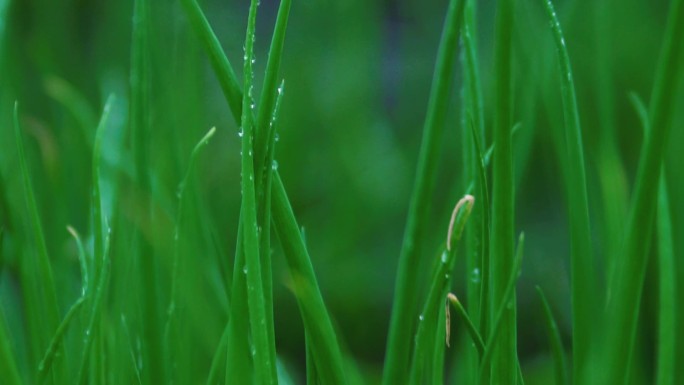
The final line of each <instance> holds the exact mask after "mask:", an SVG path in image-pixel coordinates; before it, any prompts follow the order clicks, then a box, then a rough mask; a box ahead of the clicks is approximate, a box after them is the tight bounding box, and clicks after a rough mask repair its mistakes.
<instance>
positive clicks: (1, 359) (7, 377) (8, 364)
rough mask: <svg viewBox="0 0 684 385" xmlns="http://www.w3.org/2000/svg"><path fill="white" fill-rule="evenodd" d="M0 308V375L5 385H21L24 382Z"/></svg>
mask: <svg viewBox="0 0 684 385" xmlns="http://www.w3.org/2000/svg"><path fill="white" fill-rule="evenodd" d="M4 318H5V317H4V314H3V311H2V308H0V373H2V374H3V375H2V378H3V381H5V382H4V383H5V384H7V385H22V384H23V383H24V382H23V381H22V379H21V376H20V375H19V368H18V367H17V360H16V358H15V353H14V352H13V351H12V346H11V343H10V339H9V336H8V334H7V332H6V331H5V327H6V325H5V320H4Z"/></svg>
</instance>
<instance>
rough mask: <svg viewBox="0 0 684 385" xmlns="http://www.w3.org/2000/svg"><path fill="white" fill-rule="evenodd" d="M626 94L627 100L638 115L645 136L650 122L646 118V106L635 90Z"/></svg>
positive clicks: (649, 130)
mask: <svg viewBox="0 0 684 385" xmlns="http://www.w3.org/2000/svg"><path fill="white" fill-rule="evenodd" d="M628 96H629V102H630V103H632V107H634V111H636V113H637V116H638V117H639V123H641V128H642V130H643V134H644V137H645V136H646V135H648V133H649V132H651V122H649V120H648V108H647V107H646V104H644V101H643V100H642V99H641V98H640V97H639V95H638V94H636V93H635V92H630V93H629V95H628Z"/></svg>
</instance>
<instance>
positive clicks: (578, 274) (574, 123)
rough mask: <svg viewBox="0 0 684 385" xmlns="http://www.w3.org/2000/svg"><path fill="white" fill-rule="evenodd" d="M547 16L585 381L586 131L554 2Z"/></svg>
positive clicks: (589, 292)
mask: <svg viewBox="0 0 684 385" xmlns="http://www.w3.org/2000/svg"><path fill="white" fill-rule="evenodd" d="M544 4H545V8H546V13H547V16H548V18H549V21H550V24H551V30H552V32H553V37H554V41H555V43H556V49H557V51H558V59H559V64H560V73H561V94H562V97H563V108H564V112H563V114H564V116H565V138H566V142H567V151H568V153H567V163H566V164H567V165H568V170H567V172H565V173H563V175H564V176H566V178H567V181H566V183H565V186H566V188H567V189H568V191H567V194H566V195H567V198H568V214H569V216H570V245H571V247H570V260H571V280H572V283H571V288H572V326H573V331H572V351H573V360H572V362H573V377H574V378H583V377H584V373H583V372H584V371H585V370H586V364H587V360H588V357H589V354H590V352H591V349H592V347H591V344H592V341H594V337H593V334H594V329H595V318H596V315H595V313H596V312H595V310H596V309H595V308H596V307H595V306H594V298H596V293H597V291H596V277H595V272H594V268H593V266H594V259H593V257H592V255H593V251H592V246H591V230H590V226H589V198H588V197H587V180H586V172H585V165H584V150H583V144H582V130H581V128H580V120H579V112H578V109H577V97H576V95H575V85H574V79H573V76H572V69H571V66H570V58H569V56H568V51H567V48H566V46H565V38H564V37H563V31H562V30H561V26H560V23H559V22H558V17H556V11H555V10H554V8H553V4H552V3H551V0H544Z"/></svg>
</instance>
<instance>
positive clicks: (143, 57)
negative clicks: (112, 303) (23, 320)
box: [130, 0, 166, 382]
mask: <svg viewBox="0 0 684 385" xmlns="http://www.w3.org/2000/svg"><path fill="white" fill-rule="evenodd" d="M151 4H152V2H151V1H150V0H135V1H134V10H133V31H132V47H131V70H130V73H131V74H130V87H131V92H130V94H131V96H130V137H131V150H132V155H133V163H134V165H135V170H134V182H135V184H136V187H137V188H138V189H139V191H140V192H141V193H140V203H141V207H142V209H141V213H139V214H138V215H137V217H136V218H135V223H134V228H133V230H132V238H133V239H132V241H133V244H134V245H135V247H134V250H133V257H132V258H133V259H134V260H136V264H137V268H136V270H137V271H136V273H137V275H138V280H139V285H140V288H141V291H142V293H141V295H140V307H139V309H140V310H139V311H140V317H141V319H142V339H143V340H144V341H145V343H144V344H142V353H143V361H144V366H145V367H146V368H147V370H144V371H142V375H143V381H144V382H146V381H152V380H154V381H160V382H165V378H166V373H165V370H164V369H165V366H164V365H163V352H162V345H163V335H162V333H163V322H161V317H162V314H163V312H161V311H159V309H161V306H160V304H159V297H160V296H159V288H158V280H159V277H158V274H159V269H158V266H157V262H156V260H155V258H154V256H155V250H154V249H153V247H152V245H151V244H150V241H149V239H148V238H146V237H145V235H144V234H143V232H142V229H143V228H144V226H145V225H144V223H145V221H150V222H152V203H153V202H152V197H151V194H152V175H151V172H150V170H151V168H150V146H151V143H150V135H151V129H152V124H151V123H152V121H151V118H152V115H153V111H152V92H151V88H152V78H153V76H152V52H153V49H152V47H153V44H152V41H151V33H152V28H153V26H152V20H151V19H152V16H151V14H150V12H151V10H150V7H151Z"/></svg>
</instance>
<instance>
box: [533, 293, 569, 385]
mask: <svg viewBox="0 0 684 385" xmlns="http://www.w3.org/2000/svg"><path fill="white" fill-rule="evenodd" d="M536 289H537V294H539V300H540V301H541V303H542V307H543V308H544V316H545V317H544V320H545V323H544V326H546V334H547V335H548V338H549V342H550V345H551V352H552V353H553V365H554V369H555V373H556V385H568V384H569V382H568V369H567V367H568V365H567V363H566V361H565V349H564V348H563V340H562V339H561V336H560V332H559V331H558V326H557V325H556V321H555V320H554V317H553V312H552V311H551V306H549V302H548V301H547V300H546V296H545V295H544V292H543V291H542V289H541V287H539V286H537V287H536Z"/></svg>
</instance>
